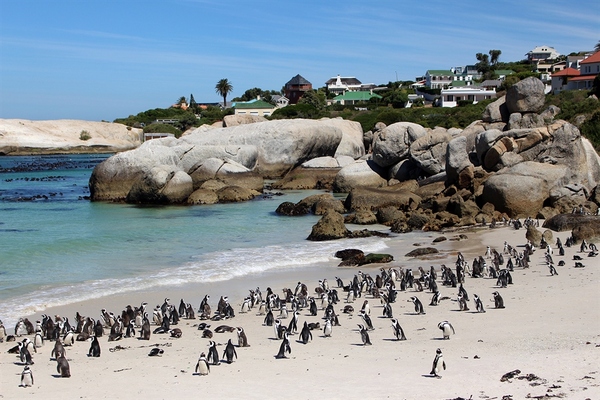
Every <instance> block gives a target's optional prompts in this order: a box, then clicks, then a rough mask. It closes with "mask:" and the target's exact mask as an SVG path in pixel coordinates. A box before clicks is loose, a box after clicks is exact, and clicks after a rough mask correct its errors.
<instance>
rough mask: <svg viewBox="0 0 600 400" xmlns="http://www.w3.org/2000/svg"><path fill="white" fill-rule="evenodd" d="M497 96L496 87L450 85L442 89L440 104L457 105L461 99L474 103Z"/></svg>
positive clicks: (445, 105)
mask: <svg viewBox="0 0 600 400" xmlns="http://www.w3.org/2000/svg"><path fill="white" fill-rule="evenodd" d="M495 97H496V90H495V89H485V88H482V87H477V86H464V87H450V88H447V89H442V91H441V97H440V106H442V107H456V106H457V105H458V102H459V101H461V100H469V101H472V102H473V103H478V102H480V101H482V100H487V99H493V98H495Z"/></svg>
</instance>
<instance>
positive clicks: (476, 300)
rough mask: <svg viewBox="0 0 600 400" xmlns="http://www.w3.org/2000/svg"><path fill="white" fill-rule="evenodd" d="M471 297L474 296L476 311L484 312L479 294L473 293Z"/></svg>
mask: <svg viewBox="0 0 600 400" xmlns="http://www.w3.org/2000/svg"><path fill="white" fill-rule="evenodd" d="M473 297H474V298H475V307H476V308H477V312H480V313H484V312H485V310H484V308H483V303H482V301H481V299H480V298H479V296H477V295H476V294H474V295H473Z"/></svg>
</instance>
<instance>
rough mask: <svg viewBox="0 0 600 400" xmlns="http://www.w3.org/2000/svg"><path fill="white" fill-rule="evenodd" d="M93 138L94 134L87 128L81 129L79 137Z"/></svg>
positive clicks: (82, 138)
mask: <svg viewBox="0 0 600 400" xmlns="http://www.w3.org/2000/svg"><path fill="white" fill-rule="evenodd" d="M91 138H92V135H90V133H89V132H88V131H86V130H85V129H84V130H82V131H81V133H80V134H79V139H81V140H90V139H91Z"/></svg>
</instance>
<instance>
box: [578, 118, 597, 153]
mask: <svg viewBox="0 0 600 400" xmlns="http://www.w3.org/2000/svg"><path fill="white" fill-rule="evenodd" d="M579 130H580V131H581V134H582V135H583V136H584V137H585V138H587V139H588V140H589V141H590V142H591V143H592V145H593V146H594V149H596V151H597V152H600V111H596V112H595V113H594V115H592V118H590V119H588V120H587V121H585V122H584V123H583V124H582V125H581V127H580V128H579Z"/></svg>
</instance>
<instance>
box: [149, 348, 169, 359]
mask: <svg viewBox="0 0 600 400" xmlns="http://www.w3.org/2000/svg"><path fill="white" fill-rule="evenodd" d="M164 352H165V351H164V350H163V349H159V348H158V347H153V348H152V349H151V350H150V352H149V353H148V356H149V357H158V356H162V355H163V354H164Z"/></svg>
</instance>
